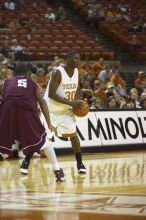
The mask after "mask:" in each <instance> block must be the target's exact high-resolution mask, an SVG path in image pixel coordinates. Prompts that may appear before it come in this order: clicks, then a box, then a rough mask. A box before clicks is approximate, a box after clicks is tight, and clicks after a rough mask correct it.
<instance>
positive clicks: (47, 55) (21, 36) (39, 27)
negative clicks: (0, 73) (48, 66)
mask: <svg viewBox="0 0 146 220" xmlns="http://www.w3.org/2000/svg"><path fill="white" fill-rule="evenodd" d="M33 2H34V1H32V0H30V1H28V0H26V1H25V3H24V4H23V7H22V8H20V6H19V7H16V9H15V11H14V12H11V11H10V12H9V11H7V12H6V11H5V10H0V16H1V17H4V19H5V21H6V22H7V24H8V23H9V22H11V21H12V20H14V19H15V20H17V21H18V19H19V18H20V16H21V14H22V13H24V12H25V13H26V14H27V15H28V17H29V18H30V19H33V24H34V26H36V30H35V31H32V30H30V28H17V29H13V30H12V29H9V30H6V31H1V33H0V47H2V46H3V41H4V39H5V38H6V36H7V38H8V40H9V46H11V41H12V40H13V39H14V38H16V39H18V42H19V45H21V46H23V47H25V48H26V49H27V50H28V51H29V53H30V57H31V59H32V60H34V59H35V60H40V59H43V60H48V59H52V57H53V56H54V55H59V56H60V55H63V54H65V53H66V52H67V51H69V50H78V51H79V52H81V54H82V57H83V59H86V57H87V56H88V58H89V59H98V58H99V57H101V56H103V58H104V59H105V60H113V53H112V52H111V51H108V50H107V49H105V48H103V47H102V46H101V45H100V43H99V42H98V41H95V40H93V39H92V38H91V37H89V36H87V35H86V33H84V32H83V31H82V30H80V28H79V27H77V26H75V25H74V24H72V23H71V21H69V20H65V21H62V22H60V21H59V22H58V21H55V22H49V21H47V19H46V18H45V13H46V10H47V8H48V7H51V6H49V5H48V3H47V2H46V1H41V0H37V1H36V3H37V8H36V9H35V10H34V7H33V6H32V5H33ZM6 13H7V14H6ZM28 35H30V36H31V37H30V39H28Z"/></svg>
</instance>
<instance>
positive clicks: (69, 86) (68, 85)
mask: <svg viewBox="0 0 146 220" xmlns="http://www.w3.org/2000/svg"><path fill="white" fill-rule="evenodd" d="M56 69H58V70H59V71H60V73H61V82H60V85H59V86H58V89H57V94H59V95H60V96H61V97H63V98H66V99H68V100H70V101H71V100H74V97H75V93H76V91H77V87H78V79H79V76H78V74H79V72H78V69H77V68H75V69H74V73H73V75H72V77H70V76H69V75H68V74H67V72H66V71H65V69H64V67H62V66H59V67H57V68H56ZM48 92H49V83H48V86H47V89H46V91H45V95H44V99H45V100H46V102H47V104H48V107H49V111H50V112H54V111H62V110H65V109H69V108H71V106H70V105H66V104H62V103H60V102H56V101H55V100H53V99H51V98H49V97H48Z"/></svg>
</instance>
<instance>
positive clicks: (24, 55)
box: [10, 39, 28, 60]
mask: <svg viewBox="0 0 146 220" xmlns="http://www.w3.org/2000/svg"><path fill="white" fill-rule="evenodd" d="M10 49H11V51H12V58H13V60H27V59H28V52H27V50H26V48H24V47H22V46H20V45H19V44H18V41H17V39H13V40H12V46H11V48H10Z"/></svg>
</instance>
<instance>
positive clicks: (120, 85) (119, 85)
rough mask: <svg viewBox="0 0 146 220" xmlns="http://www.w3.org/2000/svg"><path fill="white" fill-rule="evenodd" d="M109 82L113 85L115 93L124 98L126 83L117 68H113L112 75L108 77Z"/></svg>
mask: <svg viewBox="0 0 146 220" xmlns="http://www.w3.org/2000/svg"><path fill="white" fill-rule="evenodd" d="M109 81H110V82H111V83H113V84H114V87H115V89H116V90H117V92H118V93H119V94H120V95H122V96H126V95H127V92H126V82H125V81H124V79H123V78H122V77H121V76H120V72H119V68H118V66H115V68H114V70H113V75H112V76H111V77H110V79H109Z"/></svg>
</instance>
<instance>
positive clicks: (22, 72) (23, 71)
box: [14, 64, 27, 76]
mask: <svg viewBox="0 0 146 220" xmlns="http://www.w3.org/2000/svg"><path fill="white" fill-rule="evenodd" d="M14 75H15V76H26V75H27V67H26V65H24V64H17V65H16V67H15V70H14Z"/></svg>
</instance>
